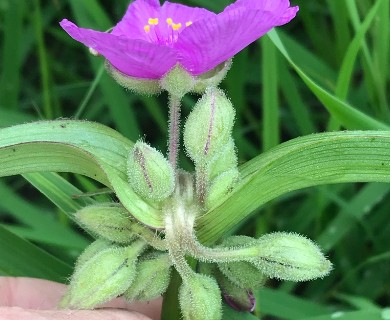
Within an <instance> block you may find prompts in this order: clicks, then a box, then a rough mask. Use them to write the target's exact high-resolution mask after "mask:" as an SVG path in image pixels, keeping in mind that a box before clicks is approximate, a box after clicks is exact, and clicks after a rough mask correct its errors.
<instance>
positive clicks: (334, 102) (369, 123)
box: [268, 30, 389, 130]
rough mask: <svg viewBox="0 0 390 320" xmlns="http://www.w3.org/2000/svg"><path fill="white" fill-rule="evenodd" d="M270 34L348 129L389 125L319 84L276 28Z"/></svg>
mask: <svg viewBox="0 0 390 320" xmlns="http://www.w3.org/2000/svg"><path fill="white" fill-rule="evenodd" d="M268 36H269V37H270V39H271V40H272V42H273V43H274V44H275V46H276V47H277V48H278V49H279V51H280V52H281V53H282V54H283V56H284V57H285V58H286V59H287V61H288V62H289V63H290V64H291V66H292V67H293V68H294V69H295V71H296V72H297V73H298V74H299V76H300V77H301V78H302V80H303V81H304V82H305V84H306V85H307V86H308V88H309V89H310V90H311V91H312V92H313V93H314V94H315V95H316V97H317V98H318V99H319V100H320V101H321V102H322V103H323V105H324V107H325V108H326V109H327V110H328V111H329V113H330V114H331V115H332V116H333V117H334V118H335V119H336V120H337V121H339V122H340V123H341V124H342V125H343V126H345V127H346V128H348V129H375V130H386V129H389V127H388V126H387V125H386V124H384V123H381V122H379V121H377V120H376V119H374V118H371V117H370V116H368V115H366V114H364V113H363V112H361V111H359V110H356V109H355V108H353V107H352V106H350V105H348V104H347V103H345V102H344V101H341V100H340V99H338V98H337V97H335V96H334V95H332V94H331V93H329V92H328V91H326V90H325V89H323V88H322V87H320V86H319V85H317V84H316V83H315V82H314V81H313V80H312V79H311V78H310V77H309V76H308V75H306V73H305V72H303V71H302V69H301V68H300V67H299V66H298V65H297V64H296V63H295V62H294V61H293V60H292V59H291V57H290V55H289V54H288V51H287V49H286V48H285V46H284V44H283V42H282V40H281V39H280V37H279V35H278V34H277V32H276V31H275V30H272V31H271V32H269V33H268Z"/></svg>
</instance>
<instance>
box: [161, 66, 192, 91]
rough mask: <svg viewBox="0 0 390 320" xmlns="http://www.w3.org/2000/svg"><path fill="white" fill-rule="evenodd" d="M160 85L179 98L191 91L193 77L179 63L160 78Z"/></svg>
mask: <svg viewBox="0 0 390 320" xmlns="http://www.w3.org/2000/svg"><path fill="white" fill-rule="evenodd" d="M160 86H161V88H163V89H164V90H166V91H168V92H169V94H170V95H172V96H173V97H177V98H181V97H183V96H184V95H185V94H186V93H188V92H190V91H192V89H193V88H194V86H195V78H194V77H193V76H192V75H191V74H190V73H188V71H187V70H185V69H184V68H183V67H182V66H181V65H180V64H176V65H175V66H174V67H173V68H172V69H171V70H169V71H168V72H167V73H166V74H165V75H164V76H163V77H162V78H161V80H160Z"/></svg>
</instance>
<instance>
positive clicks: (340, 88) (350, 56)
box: [335, 0, 387, 100]
mask: <svg viewBox="0 0 390 320" xmlns="http://www.w3.org/2000/svg"><path fill="white" fill-rule="evenodd" d="M386 1H387V0H386ZM383 2H384V1H383V0H380V1H377V2H376V3H375V5H374V6H373V7H372V8H371V10H370V11H369V12H368V14H367V16H366V18H365V20H364V21H363V23H362V24H361V25H360V27H359V29H358V31H357V32H356V35H355V37H354V39H353V40H352V42H351V43H350V44H349V47H348V50H347V53H346V54H345V56H344V59H343V63H342V64H341V68H340V74H339V77H338V79H337V87H336V90H335V95H336V96H337V97H338V98H340V99H341V100H345V99H346V98H347V96H348V90H349V88H350V85H351V80H352V75H353V69H354V68H353V67H354V64H355V61H356V58H357V56H358V53H359V50H360V47H361V45H362V43H363V40H364V36H365V35H366V33H367V31H368V30H369V28H370V26H371V24H372V22H373V20H374V18H375V17H376V16H377V14H378V10H379V9H380V8H381V5H382V3H383Z"/></svg>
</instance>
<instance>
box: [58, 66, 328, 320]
mask: <svg viewBox="0 0 390 320" xmlns="http://www.w3.org/2000/svg"><path fill="white" fill-rule="evenodd" d="M107 68H108V69H109V71H110V73H111V74H112V75H113V77H114V78H115V79H116V80H117V81H118V82H119V83H121V84H122V85H125V86H126V87H127V88H132V89H134V90H138V91H141V92H147V93H156V92H158V91H159V90H160V89H164V90H166V91H168V93H169V95H170V103H171V106H170V107H171V119H170V140H169V146H170V150H169V154H168V156H167V157H165V156H164V155H163V154H162V153H161V152H160V151H158V150H156V149H154V148H153V147H151V146H150V145H149V144H147V143H146V142H145V141H143V140H140V141H138V142H136V143H135V144H134V146H133V147H132V149H131V150H130V152H129V155H128V159H127V175H128V177H127V178H128V183H129V185H130V187H131V188H132V189H133V190H134V192H135V193H137V194H138V196H139V197H140V198H142V199H143V200H144V201H145V202H147V203H148V204H150V205H151V206H153V207H154V208H156V210H160V211H161V216H162V217H163V220H164V224H165V225H164V228H163V229H162V230H161V232H160V233H156V231H153V230H151V229H149V228H148V227H146V226H144V225H141V224H140V223H138V222H137V221H135V220H134V219H133V218H132V217H131V213H130V212H128V211H127V210H126V209H125V208H123V207H122V206H121V205H120V204H113V203H108V204H97V205H91V206H88V207H85V208H83V209H82V210H80V211H78V212H77V213H76V215H75V218H76V220H77V222H78V223H79V224H80V225H81V226H82V227H83V228H84V229H86V230H87V231H88V232H89V233H91V235H92V236H94V237H96V238H97V240H96V241H95V242H93V243H92V244H91V245H90V246H89V247H88V248H87V249H86V250H85V252H84V253H83V254H82V255H81V256H80V257H79V259H78V261H77V263H76V268H75V272H74V274H73V276H72V278H71V283H70V286H69V289H68V291H67V293H66V294H65V296H64V297H63V299H62V302H61V306H62V307H64V308H73V309H85V308H87V309H89V308H95V307H96V306H98V305H100V304H102V303H104V302H106V301H108V300H110V299H112V298H114V297H117V296H123V297H124V298H125V299H127V300H129V301H134V300H146V301H147V300H151V299H153V298H155V297H158V296H160V295H162V294H163V293H164V292H165V291H166V290H167V288H168V285H169V282H170V274H171V269H172V268H175V269H176V270H177V272H178V273H179V274H180V276H181V278H182V280H183V281H182V284H181V287H180V290H179V302H180V307H181V311H182V315H183V318H184V320H200V319H208V320H221V319H222V301H223V299H224V300H225V302H226V303H227V304H228V305H230V306H231V307H232V308H234V309H236V310H240V311H250V312H251V311H253V310H254V308H255V298H254V294H253V293H254V292H255V290H256V289H258V288H260V287H261V286H263V285H264V283H265V281H266V279H267V278H277V279H282V280H292V281H306V280H311V279H315V278H318V277H323V276H325V275H326V274H327V273H328V272H329V271H330V269H331V264H330V262H329V261H328V260H327V259H326V258H325V257H324V255H323V254H322V253H321V251H320V250H319V248H318V247H317V246H316V245H315V244H314V243H313V242H312V241H310V240H308V239H306V238H304V237H302V236H300V235H297V234H291V233H272V234H268V235H264V236H262V237H260V238H259V239H253V238H250V237H244V236H232V237H228V238H226V239H224V240H223V241H222V242H221V243H219V244H217V245H215V246H214V247H205V246H203V245H202V244H201V243H199V241H198V240H197V238H196V235H195V227H196V221H197V218H198V217H199V216H200V215H201V214H203V213H205V212H206V211H208V210H209V209H211V208H213V207H215V206H216V205H218V203H220V202H222V201H223V200H224V199H225V198H226V197H227V196H228V195H229V193H230V192H231V191H232V190H233V189H234V188H235V186H236V184H237V183H239V177H240V175H239V169H238V166H237V154H236V147H235V144H234V140H233V137H232V129H233V125H234V118H235V110H234V108H233V106H232V104H231V102H230V100H229V99H228V98H227V97H226V96H225V94H224V92H223V91H222V90H220V89H218V88H217V84H218V82H219V81H220V80H221V79H222V78H223V76H224V73H226V69H227V64H225V65H224V66H222V67H221V66H219V67H218V68H219V69H218V68H217V69H216V70H215V71H213V73H210V74H207V75H203V78H202V77H193V76H192V75H190V74H188V73H187V72H186V71H185V70H184V69H182V68H181V67H180V66H176V67H174V68H173V69H172V70H171V71H170V72H169V73H168V74H166V75H165V76H164V77H163V78H162V79H160V80H158V81H157V80H139V81H138V80H136V79H132V78H130V77H127V76H124V75H121V74H120V73H119V72H118V71H117V70H115V69H114V68H111V66H110V65H109V63H107ZM190 91H192V92H194V91H196V92H202V93H203V96H202V98H200V99H199V101H198V102H197V103H196V104H195V106H194V108H193V110H192V111H191V113H190V114H189V116H188V118H187V119H186V122H185V124H184V132H183V140H184V147H185V151H186V153H187V155H188V156H189V158H190V159H191V160H192V161H193V164H194V167H195V170H194V173H189V172H185V171H183V170H178V168H177V163H176V162H177V151H178V145H179V137H180V132H179V127H180V126H179V114H180V112H179V109H178V106H179V105H180V100H181V98H182V97H183V96H184V95H185V94H186V93H187V92H190ZM187 256H191V257H193V258H194V259H195V260H196V261H197V265H196V268H193V267H191V266H190V265H189V264H188V263H187V260H186V257H187Z"/></svg>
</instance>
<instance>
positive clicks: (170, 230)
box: [165, 206, 194, 280]
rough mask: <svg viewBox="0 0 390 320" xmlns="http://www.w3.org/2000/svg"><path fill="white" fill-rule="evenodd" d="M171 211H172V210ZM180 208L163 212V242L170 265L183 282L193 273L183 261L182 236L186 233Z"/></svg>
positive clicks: (183, 241) (183, 216)
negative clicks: (166, 247) (173, 266)
mask: <svg viewBox="0 0 390 320" xmlns="http://www.w3.org/2000/svg"><path fill="white" fill-rule="evenodd" d="M172 209H173V210H172ZM182 209H183V207H182V206H175V207H173V208H171V210H168V211H166V212H165V240H166V241H167V244H168V251H169V255H170V257H171V260H172V263H173V264H174V265H175V268H176V270H177V272H178V273H179V274H180V276H181V278H182V279H183V280H185V279H188V278H189V277H190V276H191V274H192V273H193V272H194V271H193V270H192V269H191V267H190V266H189V265H188V263H187V261H186V259H185V251H186V249H185V247H186V243H185V240H184V234H185V233H186V229H187V228H186V227H187V225H186V224H185V221H186V220H187V219H186V217H185V213H184V214H183V212H182Z"/></svg>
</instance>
